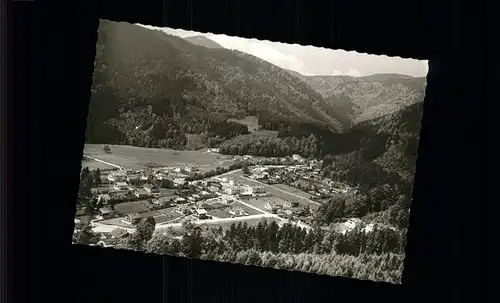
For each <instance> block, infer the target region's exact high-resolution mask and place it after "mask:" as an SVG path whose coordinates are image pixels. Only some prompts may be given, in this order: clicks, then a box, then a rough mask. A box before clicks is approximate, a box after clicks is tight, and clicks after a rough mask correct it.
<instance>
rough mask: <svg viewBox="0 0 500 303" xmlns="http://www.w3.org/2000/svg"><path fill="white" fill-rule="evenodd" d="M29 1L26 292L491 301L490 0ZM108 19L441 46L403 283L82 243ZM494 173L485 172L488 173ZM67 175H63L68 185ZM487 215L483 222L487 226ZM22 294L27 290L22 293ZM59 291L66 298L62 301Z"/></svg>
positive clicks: (25, 30)
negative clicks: (99, 44)
mask: <svg viewBox="0 0 500 303" xmlns="http://www.w3.org/2000/svg"><path fill="white" fill-rule="evenodd" d="M442 2H443V3H441V4H439V3H436V2H435V1H430V0H428V1H416V0H411V1H393V0H390V1H373V0H372V1H361V0H337V1H333V0H332V1H312V0H300V1H299V0H286V1H285V0H266V1H257V0H246V1H243V0H240V1H237V0H225V1H224V0H209V1H207V0H175V1H174V0H165V1H163V2H161V1H152V0H150V1H148V0H141V1H125V0H120V1H118V0H115V1H112V0H102V1H97V0H86V1H51V2H50V3H48V2H47V1H42V0H38V1H34V2H18V3H14V5H13V9H12V15H11V16H12V19H11V25H12V28H13V31H12V41H13V43H12V45H13V47H12V48H11V49H10V50H11V51H12V52H13V56H14V63H13V65H12V66H13V70H12V76H13V77H12V79H13V80H12V82H13V91H14V98H13V102H12V103H11V107H12V112H11V116H10V117H11V118H10V119H9V123H10V125H11V129H12V132H11V133H10V138H11V141H10V142H11V146H10V148H11V149H10V150H11V151H12V163H14V164H13V167H14V170H13V171H12V172H10V174H11V175H10V178H11V179H10V180H11V183H12V184H13V185H12V187H10V188H9V190H10V191H11V192H12V200H11V201H12V204H11V205H12V213H10V225H9V226H10V227H11V228H12V232H9V233H8V235H10V236H11V240H10V242H9V243H10V245H9V247H12V250H9V251H8V252H9V254H10V262H12V264H13V265H12V267H11V269H12V272H11V274H10V275H11V280H10V281H11V283H12V285H13V288H12V290H15V292H14V294H15V297H14V298H16V299H17V300H18V301H19V302H22V301H25V302H38V301H47V302H59V301H61V302H334V301H335V300H336V302H366V301H375V302H378V301H383V302H413V301H415V302H422V301H424V300H425V301H426V302H457V301H463V302H480V301H482V299H485V294H481V293H482V290H484V289H482V288H481V286H482V287H483V288H485V287H486V286H485V284H486V283H485V282H484V281H483V280H482V279H483V276H484V273H482V272H481V271H480V268H481V265H484V264H485V261H486V260H485V258H482V257H481V256H480V254H481V252H482V251H483V248H484V244H483V243H484V242H485V241H486V239H485V238H486V233H485V232H484V230H485V229H482V228H483V227H484V226H485V225H486V224H485V222H486V221H485V211H486V208H487V205H486V202H485V197H486V191H485V190H484V189H485V188H486V183H481V179H482V175H481V171H480V167H481V165H482V164H484V162H485V161H484V159H485V158H486V157H484V156H481V155H480V153H481V151H482V149H483V147H484V145H485V141H484V138H483V135H484V134H485V133H486V131H485V130H483V126H484V123H482V122H481V113H482V112H481V110H482V108H483V109H484V108H485V104H486V98H487V91H486V89H485V88H486V83H487V78H486V76H485V74H486V73H485V71H486V69H485V68H486V60H487V51H486V48H485V47H486V32H485V24H486V20H485V11H486V9H485V7H484V6H479V5H478V7H477V8H476V7H473V6H471V5H467V6H465V4H464V3H461V2H458V1H457V2H451V1H450V2H447V3H445V1H442ZM98 18H105V19H110V20H114V21H125V22H131V23H142V24H149V25H157V26H161V25H164V26H169V27H173V28H183V29H193V30H196V31H201V32H212V33H225V34H228V35H237V36H240V37H250V38H258V39H265V40H271V41H281V42H288V43H300V44H303V45H314V46H321V47H326V48H334V49H344V50H356V51H358V52H362V53H370V54H384V55H389V56H400V57H405V58H406V57H411V58H416V59H429V60H430V62H429V65H430V68H429V74H428V85H427V91H426V101H425V105H424V118H423V123H422V132H421V140H420V147H419V159H418V162H417V175H416V180H415V188H414V203H413V205H412V210H411V219H410V221H411V222H410V232H409V244H408V247H407V259H406V262H405V271H404V277H403V285H399V286H398V285H391V284H386V283H373V282H367V281H357V280H350V279H344V278H334V277H327V276H318V275H314V274H305V273H297V272H288V271H278V270H271V269H263V268H251V267H245V266H242V265H233V264H224V263H217V262H209V261H199V260H188V259H183V258H174V257H166V258H162V257H160V256H153V255H145V254H141V253H134V252H128V251H117V250H113V249H101V248H92V247H81V246H72V245H71V235H72V232H73V218H74V214H75V203H74V201H75V200H76V194H77V190H78V175H79V171H80V161H81V156H82V150H83V142H84V130H85V118H86V115H87V107H88V102H89V97H90V92H89V86H90V84H91V74H92V72H93V60H94V55H95V42H96V38H97V26H98ZM485 180H486V179H485V177H484V179H483V182H486V181H485ZM55 184H57V185H56V186H55ZM471 227H473V228H471ZM17 300H16V301H17ZM49 300H50V301H49Z"/></svg>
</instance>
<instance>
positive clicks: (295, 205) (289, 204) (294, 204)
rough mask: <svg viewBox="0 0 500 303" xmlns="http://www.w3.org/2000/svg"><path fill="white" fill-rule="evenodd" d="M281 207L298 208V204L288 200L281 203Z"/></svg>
mask: <svg viewBox="0 0 500 303" xmlns="http://www.w3.org/2000/svg"><path fill="white" fill-rule="evenodd" d="M283 206H284V207H299V202H297V201H288V200H285V201H284V202H283Z"/></svg>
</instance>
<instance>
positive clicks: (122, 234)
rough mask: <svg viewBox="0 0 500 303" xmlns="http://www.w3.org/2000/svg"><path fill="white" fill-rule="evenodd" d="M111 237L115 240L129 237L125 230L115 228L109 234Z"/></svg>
mask: <svg viewBox="0 0 500 303" xmlns="http://www.w3.org/2000/svg"><path fill="white" fill-rule="evenodd" d="M110 234H111V237H113V238H115V239H124V238H126V237H128V236H129V233H128V231H126V230H125V229H123V228H116V229H113V230H112V231H111V232H110Z"/></svg>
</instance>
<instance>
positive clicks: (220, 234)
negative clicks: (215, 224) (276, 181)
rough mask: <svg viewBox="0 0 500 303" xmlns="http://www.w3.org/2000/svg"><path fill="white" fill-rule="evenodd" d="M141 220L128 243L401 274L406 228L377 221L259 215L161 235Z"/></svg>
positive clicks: (334, 270)
mask: <svg viewBox="0 0 500 303" xmlns="http://www.w3.org/2000/svg"><path fill="white" fill-rule="evenodd" d="M142 222H143V223H140V225H138V232H137V233H135V234H134V236H132V237H131V238H129V241H128V245H129V248H130V249H137V250H144V251H146V252H150V253H157V254H171V255H180V256H186V257H195V258H202V259H210V260H218V261H226V262H237V263H241V264H246V265H257V266H266V267H275V268H280V269H290V270H301V271H307V272H315V273H319V274H322V273H324V274H330V275H342V276H348V277H355V278H359V279H374V280H383V281H389V282H395V283H396V282H399V279H400V277H401V269H402V264H403V260H404V257H403V256H404V243H405V238H406V230H401V231H396V230H394V229H391V228H384V227H377V226H375V227H374V229H373V231H371V232H368V233H365V232H364V231H363V230H362V229H360V228H358V229H355V230H353V231H351V232H347V233H345V234H343V233H341V232H338V231H336V230H335V228H333V227H331V228H329V229H322V228H319V227H316V228H315V229H314V230H312V231H310V232H306V231H305V230H304V229H301V228H299V227H297V226H294V225H292V224H284V225H283V226H282V227H279V226H278V224H277V223H276V222H275V221H262V222H260V223H259V224H258V225H256V226H248V225H247V224H246V223H241V222H239V223H238V224H235V223H233V224H232V225H231V227H230V228H229V229H228V230H226V231H224V229H222V228H210V229H207V230H203V229H202V228H201V227H199V226H196V225H194V224H192V223H189V222H188V223H184V224H183V228H182V230H181V231H169V232H167V235H165V234H160V233H156V234H153V232H151V226H154V225H151V224H152V223H151V224H150V226H149V227H148V226H147V223H144V222H147V220H143V221H142ZM141 224H142V225H141Z"/></svg>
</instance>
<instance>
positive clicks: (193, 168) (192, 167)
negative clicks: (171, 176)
mask: <svg viewBox="0 0 500 303" xmlns="http://www.w3.org/2000/svg"><path fill="white" fill-rule="evenodd" d="M197 170H198V168H197V167H196V165H186V166H185V167H184V171H186V172H188V173H193V172H195V171H197Z"/></svg>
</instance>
